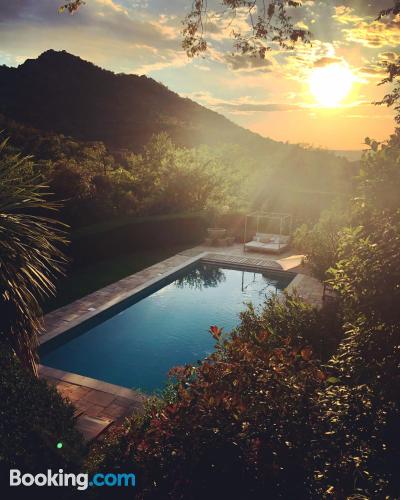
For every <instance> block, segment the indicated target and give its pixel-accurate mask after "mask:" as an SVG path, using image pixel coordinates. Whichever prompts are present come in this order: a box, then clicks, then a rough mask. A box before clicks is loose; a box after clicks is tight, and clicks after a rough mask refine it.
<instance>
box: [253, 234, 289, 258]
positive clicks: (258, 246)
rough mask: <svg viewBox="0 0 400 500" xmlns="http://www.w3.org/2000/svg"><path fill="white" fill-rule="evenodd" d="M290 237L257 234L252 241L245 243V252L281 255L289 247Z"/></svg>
mask: <svg viewBox="0 0 400 500" xmlns="http://www.w3.org/2000/svg"><path fill="white" fill-rule="evenodd" d="M289 242H290V236H287V235H283V234H281V235H280V234H270V233H256V235H255V236H254V238H253V240H252V241H249V242H247V243H245V245H244V247H245V250H252V251H253V252H265V253H281V252H283V251H284V250H286V249H287V248H288V246H289Z"/></svg>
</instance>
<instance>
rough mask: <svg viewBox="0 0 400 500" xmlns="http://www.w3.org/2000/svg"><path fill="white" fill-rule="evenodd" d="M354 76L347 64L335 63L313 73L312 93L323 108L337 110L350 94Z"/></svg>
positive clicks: (310, 80) (314, 70)
mask: <svg viewBox="0 0 400 500" xmlns="http://www.w3.org/2000/svg"><path fill="white" fill-rule="evenodd" d="M353 81H354V75H353V73H352V72H351V70H350V69H349V67H348V66H347V64H346V63H334V64H329V65H328V66H323V67H321V68H315V69H313V71H312V72H311V75H310V79H309V85H310V92H311V94H312V95H313V96H314V98H315V100H316V101H317V103H318V104H319V105H320V106H321V107H326V108H335V107H337V106H339V105H340V103H341V102H342V101H343V99H344V98H345V97H346V96H347V95H348V94H349V92H350V90H351V87H352V85H353Z"/></svg>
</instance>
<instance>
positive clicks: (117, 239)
mask: <svg viewBox="0 0 400 500" xmlns="http://www.w3.org/2000/svg"><path fill="white" fill-rule="evenodd" d="M206 227H207V220H206V217H205V215H204V214H202V213H198V214H175V215H167V216H157V217H142V218H138V217H126V218H124V219H118V220H115V221H109V222H106V223H102V224H96V225H93V226H88V227H85V228H82V229H81V230H80V231H79V232H77V233H76V234H75V235H74V236H73V238H72V242H71V246H70V254H71V257H72V258H73V260H74V262H75V263H76V264H77V265H81V264H87V263H93V262H94V261H97V260H102V259H108V258H111V257H117V256H118V255H122V254H126V253H129V252H132V251H139V250H143V249H152V248H160V247H162V246H170V245H179V244H187V245H195V244H198V243H200V242H201V241H202V240H203V238H204V237H205V233H206Z"/></svg>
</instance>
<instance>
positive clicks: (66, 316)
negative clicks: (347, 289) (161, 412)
mask: <svg viewBox="0 0 400 500" xmlns="http://www.w3.org/2000/svg"><path fill="white" fill-rule="evenodd" d="M290 255H291V252H285V253H282V254H280V255H279V256H276V258H274V257H273V256H271V255H262V254H260V253H256V254H253V253H252V252H244V250H243V245H241V244H234V245H232V246H230V247H207V246H204V245H199V246H197V247H194V248H190V249H188V250H184V251H183V252H181V253H179V254H177V255H174V256H173V257H170V258H169V259H166V260H164V261H162V262H159V263H157V264H155V265H153V266H151V267H149V268H147V269H143V270H142V271H139V272H138V273H136V274H133V275H132V276H128V277H126V278H124V279H122V280H120V281H118V282H116V283H113V284H111V285H109V286H106V287H105V288H102V289H101V290H98V291H96V292H94V293H91V294H89V295H87V296H86V297H83V298H82V299H79V300H76V301H75V302H73V303H71V304H68V305H67V306H65V307H62V308H60V309H57V310H56V311H53V312H51V313H49V314H47V315H46V316H45V333H44V334H43V335H42V336H41V338H40V343H44V342H46V341H48V340H50V339H52V338H54V337H56V336H57V335H60V334H61V333H63V332H64V331H67V330H69V329H70V328H72V327H74V326H76V325H78V324H80V323H81V322H82V321H85V320H88V319H90V318H91V317H93V316H95V315H97V314H98V313H99V312H101V311H104V310H106V309H108V308H109V307H111V306H113V305H115V304H117V303H118V302H120V301H122V300H124V299H126V298H128V297H130V296H131V295H132V294H133V293H136V292H138V291H141V290H143V289H144V288H146V287H147V286H148V285H149V284H151V283H155V282H156V281H158V280H159V279H160V278H162V277H163V276H164V277H166V276H168V275H169V274H171V273H173V272H177V271H179V269H182V268H184V267H186V266H187V265H190V264H191V263H193V262H196V261H197V260H199V259H200V258H201V259H204V261H206V262H215V263H219V264H235V265H244V266H246V265H247V266H252V267H260V268H264V269H266V268H270V269H280V266H279V264H278V263H277V262H276V260H278V259H282V258H284V257H288V256H290ZM291 271H293V272H295V273H298V274H297V275H296V277H295V278H294V280H293V281H292V282H291V283H290V285H289V287H288V290H289V291H291V292H293V291H294V290H296V292H297V294H298V295H299V296H300V297H302V298H303V299H304V300H306V301H308V302H310V303H311V304H313V305H315V306H317V307H321V305H322V294H323V286H322V284H321V283H320V282H319V281H318V280H316V279H315V278H312V277H311V276H308V275H307V269H306V268H305V267H303V266H301V267H299V268H296V269H293V270H291ZM304 273H305V274H304ZM40 376H41V377H43V378H45V379H46V380H48V381H49V382H50V383H51V384H53V385H54V386H55V387H57V390H58V391H59V392H60V393H61V394H62V396H64V397H66V398H68V399H69V400H70V401H71V402H72V403H73V405H74V406H75V408H76V412H77V413H76V414H77V427H78V428H79V429H80V430H81V431H82V433H83V434H84V437H85V439H86V440H92V439H96V438H98V437H99V435H101V433H102V432H104V430H106V429H107V428H108V427H109V426H110V425H115V424H119V423H121V422H122V421H123V419H124V418H125V417H127V416H129V415H131V414H132V413H133V412H137V411H141V410H142V409H143V405H144V402H145V400H146V397H145V396H144V395H142V394H140V393H138V392H136V391H132V390H130V389H126V388H124V387H120V386H116V385H112V384H107V383H105V382H102V381H100V380H95V379H91V378H89V377H83V376H81V375H77V374H74V373H68V372H64V371H62V370H56V369H53V368H50V367H46V366H42V365H41V366H40Z"/></svg>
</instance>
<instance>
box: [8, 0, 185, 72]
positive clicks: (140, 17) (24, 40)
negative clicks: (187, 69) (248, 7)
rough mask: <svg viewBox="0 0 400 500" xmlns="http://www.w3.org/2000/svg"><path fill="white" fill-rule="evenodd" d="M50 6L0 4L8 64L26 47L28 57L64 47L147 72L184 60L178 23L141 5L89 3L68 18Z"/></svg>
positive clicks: (29, 1)
mask: <svg viewBox="0 0 400 500" xmlns="http://www.w3.org/2000/svg"><path fill="white" fill-rule="evenodd" d="M59 3H61V2H59ZM10 4H11V5H10ZM56 4H57V0H56V2H55V1H54V0H41V1H40V2H38V1H36V0H23V1H19V0H16V1H15V2H14V1H13V2H9V0H0V12H1V17H0V44H1V46H2V47H5V46H7V53H8V54H9V55H12V56H13V59H14V63H17V61H18V60H19V59H20V58H21V55H22V54H26V52H27V49H26V48H27V47H29V51H30V53H29V54H27V55H29V56H30V57H32V56H37V55H38V54H39V53H40V52H42V51H43V50H46V49H48V48H49V47H51V48H54V49H65V50H68V51H70V52H73V53H79V54H80V55H81V56H82V57H84V58H89V59H90V60H92V61H93V62H95V63H98V64H100V65H105V66H107V67H109V68H111V69H114V71H126V72H146V73H148V72H151V71H157V70H159V69H163V68H166V67H181V66H182V65H184V64H187V63H188V62H189V61H188V59H187V58H186V57H185V56H184V52H183V51H182V49H181V39H180V24H179V22H180V19H179V18H177V17H176V16H174V15H171V14H168V15H166V14H157V15H152V14H150V13H149V12H147V10H146V9H143V8H141V7H143V5H146V4H143V3H140V7H138V5H139V4H138V3H137V2H135V3H134V4H133V3H131V4H130V5H131V6H130V7H129V5H128V3H125V4H124V5H121V4H120V3H119V2H116V1H115V0H90V2H87V4H86V5H85V7H84V8H82V9H81V10H80V11H79V13H77V14H76V15H74V16H71V15H68V14H59V13H58V11H57V5H58V4H57V5H56ZM132 5H134V7H132Z"/></svg>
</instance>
